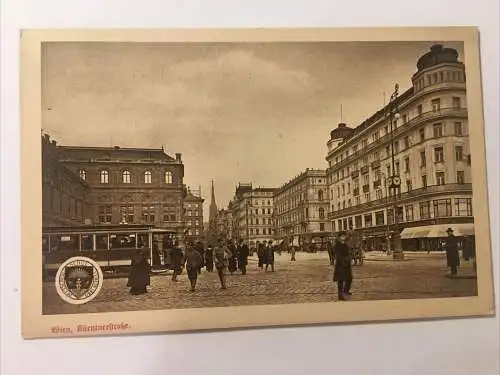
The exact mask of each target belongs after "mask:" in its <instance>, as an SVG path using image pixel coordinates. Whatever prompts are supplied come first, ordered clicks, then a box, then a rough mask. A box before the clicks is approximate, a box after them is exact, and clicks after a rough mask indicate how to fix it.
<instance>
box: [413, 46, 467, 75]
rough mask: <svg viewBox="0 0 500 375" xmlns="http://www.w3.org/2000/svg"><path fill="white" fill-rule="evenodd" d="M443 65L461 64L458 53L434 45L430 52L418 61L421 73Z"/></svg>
mask: <svg viewBox="0 0 500 375" xmlns="http://www.w3.org/2000/svg"><path fill="white" fill-rule="evenodd" d="M442 63H455V64H460V62H459V61H458V52H457V50H455V49H453V48H443V45H442V44H434V45H433V46H432V47H431V48H430V51H429V52H427V53H426V54H425V55H423V56H422V57H420V58H419V59H418V62H417V69H418V71H421V70H424V69H427V68H430V67H431V66H434V65H438V64H442Z"/></svg>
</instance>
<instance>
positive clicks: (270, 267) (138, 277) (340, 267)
mask: <svg viewBox="0 0 500 375" xmlns="http://www.w3.org/2000/svg"><path fill="white" fill-rule="evenodd" d="M354 236H355V235H353V234H352V232H339V233H337V235H336V237H335V239H334V241H332V242H330V241H328V246H327V249H328V254H329V258H330V264H331V265H332V266H333V282H334V283H335V284H336V286H337V293H338V300H340V301H346V300H349V299H350V297H351V295H352V293H351V287H352V283H353V271H352V265H353V261H354V262H355V261H356V259H358V258H359V257H361V259H362V258H363V249H362V248H361V245H360V244H361V243H360V242H358V241H356V240H355V238H354ZM169 241H171V242H169ZM163 245H164V246H163V247H164V249H166V250H167V251H166V253H165V255H164V257H165V260H164V262H163V263H168V265H169V268H170V269H171V270H172V281H173V282H177V281H178V277H179V276H180V275H181V274H182V273H183V271H184V270H185V272H186V274H187V277H188V279H189V281H190V291H191V292H194V291H195V290H196V286H197V282H198V276H199V275H200V273H201V271H202V269H203V268H205V270H206V271H207V272H214V271H215V272H217V275H218V279H219V283H220V288H221V289H226V288H227V283H226V274H227V273H229V274H230V275H233V274H234V273H235V272H240V273H241V275H246V274H247V266H248V258H249V256H250V255H252V254H251V250H250V249H249V247H248V244H247V243H245V241H244V240H243V239H239V240H238V241H234V240H225V239H223V238H219V239H218V241H217V244H216V246H214V247H213V246H211V245H209V246H208V247H207V248H206V249H205V248H204V245H203V244H202V243H201V242H197V243H192V242H188V243H186V244H185V246H181V245H180V243H179V241H177V240H175V239H173V238H170V237H169V238H167V239H166V242H165V243H164V244H163ZM442 248H443V249H444V250H445V251H446V261H447V266H448V267H449V268H450V273H449V274H448V276H450V277H455V276H457V273H458V268H459V266H460V256H459V249H460V248H461V249H462V250H463V258H464V259H465V260H469V259H472V260H473V262H474V268H475V257H476V254H475V244H474V239H473V238H472V237H464V239H463V240H462V242H461V246H459V242H458V239H457V237H456V236H455V235H454V232H453V229H452V228H448V230H447V237H446V238H445V239H444V240H443V241H442ZM256 251H257V257H258V265H257V267H258V269H261V270H265V272H267V271H271V272H274V271H275V253H279V254H281V251H282V247H281V246H279V245H275V244H273V241H268V242H264V243H258V244H257V248H256ZM287 251H288V252H289V253H290V260H291V261H295V260H296V258H295V251H296V250H295V248H294V247H293V246H291V247H288V248H287ZM252 253H253V251H252ZM359 254H361V256H360V255H359ZM153 258H156V259H153V264H159V263H161V262H160V259H159V252H158V251H154V252H153ZM360 264H362V263H360ZM150 271H151V266H150V264H149V262H148V259H147V258H146V256H145V255H144V253H143V252H142V250H141V249H139V250H138V251H137V252H136V254H135V256H134V257H133V259H132V267H131V270H130V274H129V278H128V282H127V286H129V287H130V293H131V294H133V295H139V294H144V293H147V286H149V285H150Z"/></svg>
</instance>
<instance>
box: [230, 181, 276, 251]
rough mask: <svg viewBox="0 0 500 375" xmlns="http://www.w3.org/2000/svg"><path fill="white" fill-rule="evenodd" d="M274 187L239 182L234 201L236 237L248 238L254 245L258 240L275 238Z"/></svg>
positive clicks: (252, 245) (250, 244)
mask: <svg viewBox="0 0 500 375" xmlns="http://www.w3.org/2000/svg"><path fill="white" fill-rule="evenodd" d="M275 190H276V189H274V188H266V187H253V186H252V184H241V183H240V184H238V187H237V188H236V192H235V196H234V199H233V202H232V206H233V210H232V216H233V223H234V224H233V225H234V227H233V230H234V237H236V238H242V239H244V240H246V241H247V242H248V244H249V246H251V247H254V246H255V245H256V243H257V242H261V243H262V242H264V241H269V240H272V239H273V238H274V230H273V229H274V225H273V210H274V205H273V196H274V191H275Z"/></svg>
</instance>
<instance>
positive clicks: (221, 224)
mask: <svg viewBox="0 0 500 375" xmlns="http://www.w3.org/2000/svg"><path fill="white" fill-rule="evenodd" d="M216 223H217V233H218V234H219V236H221V237H222V238H224V239H227V240H229V239H232V238H233V231H232V214H231V211H230V210H229V209H220V210H219V211H218V212H217V220H216Z"/></svg>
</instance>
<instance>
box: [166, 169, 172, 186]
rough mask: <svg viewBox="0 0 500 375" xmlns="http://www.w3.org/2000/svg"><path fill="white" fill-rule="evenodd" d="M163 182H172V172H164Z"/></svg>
mask: <svg viewBox="0 0 500 375" xmlns="http://www.w3.org/2000/svg"><path fill="white" fill-rule="evenodd" d="M165 183H166V184H171V183H172V172H170V171H166V172H165Z"/></svg>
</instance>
